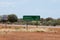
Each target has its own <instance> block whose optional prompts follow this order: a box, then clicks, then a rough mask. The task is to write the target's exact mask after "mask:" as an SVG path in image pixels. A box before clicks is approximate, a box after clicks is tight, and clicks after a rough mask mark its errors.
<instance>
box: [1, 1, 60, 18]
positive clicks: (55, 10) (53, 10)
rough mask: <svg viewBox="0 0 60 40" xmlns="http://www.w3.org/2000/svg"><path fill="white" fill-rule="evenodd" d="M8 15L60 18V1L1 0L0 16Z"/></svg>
mask: <svg viewBox="0 0 60 40" xmlns="http://www.w3.org/2000/svg"><path fill="white" fill-rule="evenodd" d="M8 14H16V15H17V16H18V17H19V18H22V17H23V16H24V15H40V16H41V18H47V17H52V18H60V0H0V15H8Z"/></svg>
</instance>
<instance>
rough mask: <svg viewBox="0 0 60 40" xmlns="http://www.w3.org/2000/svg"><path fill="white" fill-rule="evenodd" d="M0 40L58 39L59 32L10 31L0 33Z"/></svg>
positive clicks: (59, 38) (59, 36) (59, 39)
mask: <svg viewBox="0 0 60 40" xmlns="http://www.w3.org/2000/svg"><path fill="white" fill-rule="evenodd" d="M0 40H60V33H45V32H11V33H7V34H1V35H0Z"/></svg>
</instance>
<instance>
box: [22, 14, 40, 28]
mask: <svg viewBox="0 0 60 40" xmlns="http://www.w3.org/2000/svg"><path fill="white" fill-rule="evenodd" d="M23 20H24V21H26V22H27V29H28V22H29V21H36V22H37V24H36V25H37V27H38V21H40V16H29V15H28V16H27V15H26V16H23Z"/></svg>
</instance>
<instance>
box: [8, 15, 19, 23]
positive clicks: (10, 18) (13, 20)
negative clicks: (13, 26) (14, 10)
mask: <svg viewBox="0 0 60 40" xmlns="http://www.w3.org/2000/svg"><path fill="white" fill-rule="evenodd" d="M17 20H18V18H17V16H16V15H15V14H10V15H8V21H9V22H11V23H13V22H17Z"/></svg>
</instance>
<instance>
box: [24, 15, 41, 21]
mask: <svg viewBox="0 0 60 40" xmlns="http://www.w3.org/2000/svg"><path fill="white" fill-rule="evenodd" d="M23 20H24V21H40V16H23Z"/></svg>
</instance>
